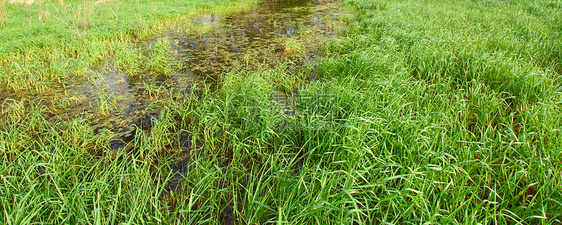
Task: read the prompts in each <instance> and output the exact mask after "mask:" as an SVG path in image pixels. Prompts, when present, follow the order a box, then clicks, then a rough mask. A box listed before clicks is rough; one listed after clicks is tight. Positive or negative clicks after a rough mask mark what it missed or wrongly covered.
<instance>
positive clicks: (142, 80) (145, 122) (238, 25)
mask: <svg viewBox="0 0 562 225" xmlns="http://www.w3.org/2000/svg"><path fill="white" fill-rule="evenodd" d="M342 15H345V13H344V12H343V11H341V10H340V9H339V8H338V6H337V4H330V3H316V2H314V1H265V2H262V3H260V4H259V5H258V6H257V7H255V9H253V10H250V11H243V12H240V13H236V14H233V15H221V14H200V15H197V16H195V17H194V18H193V19H192V20H190V21H187V22H185V23H183V24H177V26H176V27H174V28H170V29H169V30H168V31H166V32H164V33H162V34H161V35H158V36H155V37H154V38H152V39H150V40H149V41H147V42H145V43H140V44H139V45H138V47H140V48H143V49H149V48H150V47H151V46H153V45H154V44H155V43H157V42H158V41H160V42H162V41H164V43H168V44H169V45H170V46H169V47H170V48H171V50H172V52H171V53H170V54H171V55H172V56H173V58H174V59H175V60H176V61H177V62H178V65H181V66H180V67H178V69H177V71H176V72H174V73H172V74H171V75H169V76H156V75H151V74H141V75H135V76H130V75H126V74H127V73H126V71H122V70H120V69H119V68H118V67H117V66H116V65H113V64H112V61H113V60H114V59H108V60H106V63H105V64H106V65H103V66H100V67H99V68H93V69H90V70H89V72H88V73H87V74H85V75H84V76H80V77H77V78H76V79H75V80H73V81H69V82H67V83H66V84H65V85H60V86H56V87H53V88H52V91H50V92H48V93H42V94H33V93H31V94H30V93H13V92H9V91H6V92H2V93H0V99H2V100H5V99H8V98H12V99H29V100H31V101H34V100H42V101H43V102H44V103H45V104H49V102H51V101H54V100H60V99H65V101H63V102H64V103H63V106H62V107H60V108H62V109H61V111H59V112H54V114H55V115H56V116H55V117H54V118H59V119H63V120H65V119H66V118H71V117H77V116H79V117H84V118H87V119H88V120H89V121H91V123H92V125H94V126H97V127H98V128H99V129H98V132H103V131H104V130H110V131H111V132H112V133H114V134H115V135H116V136H117V138H116V140H115V141H114V142H113V143H112V145H111V147H112V148H120V147H122V146H123V145H124V144H125V143H127V142H128V141H129V140H131V139H132V138H133V135H134V129H136V128H141V129H143V130H150V128H151V126H152V122H153V121H154V120H155V119H158V117H159V112H160V106H159V105H158V103H157V99H158V98H159V96H158V95H159V94H160V95H161V96H160V97H162V96H168V97H169V96H170V94H165V93H164V94H162V93H161V92H167V93H174V95H179V96H182V95H185V94H188V93H191V92H192V91H194V88H193V87H194V86H202V85H207V86H211V87H212V86H216V85H217V84H219V81H220V74H221V73H223V72H226V71H228V70H230V69H231V68H238V69H255V68H263V67H272V66H274V65H278V64H281V63H285V64H288V65H290V67H292V68H295V69H297V68H299V67H300V66H302V65H306V64H307V63H308V64H312V63H314V61H315V59H316V58H317V57H318V56H320V52H321V51H320V47H321V45H322V43H323V42H324V41H325V40H327V39H329V38H333V37H336V36H338V35H340V32H341V31H340V29H341V28H342V27H343V24H342V22H341V21H340V20H339V18H340V17H341V16H342ZM276 95H278V94H276Z"/></svg>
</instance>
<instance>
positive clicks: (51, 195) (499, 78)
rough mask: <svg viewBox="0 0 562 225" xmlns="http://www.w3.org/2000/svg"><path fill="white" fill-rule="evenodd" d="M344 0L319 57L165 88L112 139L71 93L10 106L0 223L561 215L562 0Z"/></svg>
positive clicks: (157, 49)
mask: <svg viewBox="0 0 562 225" xmlns="http://www.w3.org/2000/svg"><path fill="white" fill-rule="evenodd" d="M178 4H179V3H178ZM198 4H205V3H198ZM147 5H148V6H153V7H156V6H154V5H151V4H149V3H145V2H141V3H140V4H139V7H143V6H144V7H148V6H147ZM342 5H343V6H344V7H349V10H352V11H354V12H355V14H356V17H355V19H353V20H352V21H350V25H349V27H348V29H347V30H346V32H345V35H344V36H343V37H342V38H339V39H337V40H334V41H332V42H331V43H329V44H327V45H326V46H325V48H324V51H325V55H326V57H325V58H324V59H323V60H322V61H321V62H320V63H318V64H316V65H314V66H310V67H305V68H301V69H300V70H299V71H298V72H297V73H296V74H292V73H294V68H290V67H287V65H277V66H274V67H273V68H260V69H256V70H241V69H233V70H231V71H230V72H227V73H225V74H223V75H222V76H221V77H220V85H219V87H218V88H217V89H216V90H210V89H202V90H201V91H199V92H195V91H194V92H191V93H187V94H179V93H170V94H167V95H165V96H168V97H169V98H158V100H157V101H156V103H154V104H159V105H162V106H163V107H162V109H161V111H160V113H159V116H158V119H154V120H152V121H151V122H150V123H151V129H148V130H142V129H135V132H136V135H135V138H134V139H133V140H132V141H131V142H129V143H128V144H126V146H123V147H121V148H117V149H114V148H111V147H110V146H111V142H112V141H114V140H115V139H116V138H117V137H116V136H117V135H116V134H115V133H113V131H111V130H104V131H98V130H96V129H95V128H93V127H92V126H91V124H90V123H89V121H88V120H87V119H85V118H73V119H64V118H62V117H57V115H56V112H57V109H59V108H61V107H64V106H65V104H64V101H63V100H60V102H58V103H57V102H55V103H54V104H48V105H44V104H42V103H41V102H37V101H33V100H25V99H24V100H21V101H15V100H6V101H4V103H3V106H2V111H1V113H0V156H1V157H2V161H1V163H2V167H0V168H1V169H0V170H1V173H0V176H1V177H0V180H1V182H2V184H1V185H0V193H1V194H0V203H1V204H0V210H1V212H2V213H3V215H4V216H5V218H6V219H5V221H6V222H5V223H8V224H9V223H32V222H34V223H42V222H43V223H50V222H54V223H121V222H122V223H134V224H137V223H163V224H168V223H181V224H185V223H205V224H233V223H234V224H254V223H256V224H264V223H278V224H282V223H287V224H300V223H311V224H312V223H314V224H342V223H343V224H379V223H380V224H382V223H389V224H406V223H410V224H420V223H440V224H456V223H462V224H473V223H475V224H476V223H482V224H496V223H497V224H557V223H560V220H561V219H560V217H561V212H562V192H561V185H562V184H561V182H562V167H561V163H562V161H561V160H560V159H561V153H562V152H561V151H560V149H561V146H562V143H561V141H560V140H562V137H561V132H560V128H561V127H562V124H561V121H562V118H561V114H560V110H561V109H560V107H561V101H562V95H561V88H560V65H562V64H561V63H562V62H561V61H560V59H561V57H560V47H561V45H560V44H561V42H560V28H561V24H560V22H561V21H560V19H559V16H558V13H557V12H558V10H559V9H560V6H561V5H560V2H559V1H499V0H498V1H460V2H442V1H413V2H412V1H385V0H381V1H371V0H348V1H344V2H343V3H342ZM9 7H12V6H9ZM9 7H8V8H9ZM209 7H211V6H209ZM10 15H11V14H10ZM167 16H169V18H171V19H172V20H173V18H174V17H175V16H178V14H175V13H174V12H169V14H167V13H165V14H164V15H162V17H163V18H168V17H167ZM346 20H349V18H347V19H346ZM92 29H94V28H92ZM69 35H71V34H69ZM79 42H80V40H78V39H76V43H79ZM288 44H291V43H288ZM69 46H73V45H69ZM111 46H118V47H121V46H123V48H126V45H111ZM288 47H290V46H289V45H288ZM30 48H31V47H30ZM57 48H58V47H57ZM100 48H101V47H100ZM31 49H33V48H31ZM53 49H56V48H55V47H53ZM36 51H38V50H36ZM165 51H167V50H166V45H165V42H158V43H157V44H156V45H155V46H153V47H152V48H151V50H149V51H148V53H144V52H140V51H139V52H136V51H123V52H124V53H123V54H129V55H128V58H127V57H123V58H122V59H120V60H124V61H122V62H120V63H123V65H133V66H131V67H130V68H139V71H140V70H144V69H145V68H142V69H141V66H143V65H141V64H139V62H147V61H142V59H141V58H142V57H147V55H148V57H155V58H158V59H159V60H163V61H166V62H169V61H167V60H168V59H167V58H166V55H165V54H164V53H163V52H165ZM125 52H127V53H125ZM10 54H11V53H10ZM17 54H19V55H18V56H17V57H18V59H19V57H23V58H21V59H22V60H23V59H24V58H25V57H24V56H29V55H30V54H33V52H31V53H23V52H20V53H17ZM37 54H39V53H37ZM145 54H146V55H145ZM63 59H65V58H62V59H60V60H62V61H63V62H64V60H63ZM127 60H128V62H127ZM32 61H33V60H32ZM3 62H4V63H5V65H7V66H8V65H9V66H10V67H8V68H7V69H6V67H4V70H9V71H11V74H12V77H13V78H12V79H19V80H22V82H24V81H25V80H26V79H25V78H24V77H26V76H27V77H33V74H40V76H47V75H45V73H43V72H41V70H38V69H37V68H40V67H41V66H40V65H41V64H39V63H38V64H37V65H33V64H30V65H29V64H28V65H26V67H25V68H23V67H22V69H19V68H18V66H17V65H20V67H21V64H22V63H19V62H20V61H16V63H17V64H16V63H12V61H10V60H5V61H3ZM164 64H165V63H164ZM86 65H87V64H86ZM135 65H136V66H137V67H135ZM33 66H35V67H33ZM170 68H171V67H149V69H151V70H155V71H157V72H155V73H161V74H163V75H165V74H166V73H169V72H171V70H173V69H170ZM131 71H134V70H133V69H131ZM53 74H56V73H55V72H53ZM3 80H4V79H3ZM49 80H50V78H49ZM155 89H156V90H154V91H155V92H163V93H166V90H165V89H163V87H155Z"/></svg>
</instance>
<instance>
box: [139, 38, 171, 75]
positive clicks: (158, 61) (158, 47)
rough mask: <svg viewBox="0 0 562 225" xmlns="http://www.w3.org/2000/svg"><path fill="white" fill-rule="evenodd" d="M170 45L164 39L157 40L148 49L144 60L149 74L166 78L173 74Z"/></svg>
mask: <svg viewBox="0 0 562 225" xmlns="http://www.w3.org/2000/svg"><path fill="white" fill-rule="evenodd" d="M172 60H173V59H172V56H171V48H170V43H169V42H168V40H166V39H158V40H157V41H156V42H155V43H154V44H153V45H152V46H150V48H149V49H148V57H147V59H146V61H145V62H146V63H147V66H146V67H147V68H148V69H149V72H151V73H154V74H156V75H163V76H168V75H170V74H172V73H173V72H174V67H173V64H172V63H173V61H172Z"/></svg>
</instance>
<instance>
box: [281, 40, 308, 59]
mask: <svg viewBox="0 0 562 225" xmlns="http://www.w3.org/2000/svg"><path fill="white" fill-rule="evenodd" d="M304 51H305V47H304V44H303V43H302V41H300V40H298V39H296V38H287V39H286V40H285V54H287V56H289V57H298V56H301V55H303V54H304Z"/></svg>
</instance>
